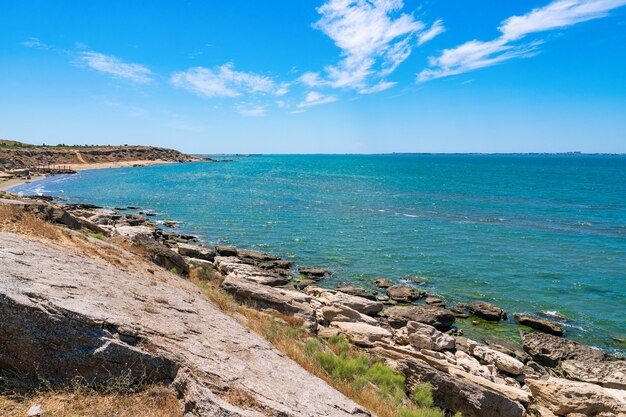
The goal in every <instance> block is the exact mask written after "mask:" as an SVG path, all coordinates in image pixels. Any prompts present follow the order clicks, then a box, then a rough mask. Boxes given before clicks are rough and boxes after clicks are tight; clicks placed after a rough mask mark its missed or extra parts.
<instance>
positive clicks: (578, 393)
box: [526, 377, 626, 416]
mask: <svg viewBox="0 0 626 417" xmlns="http://www.w3.org/2000/svg"><path fill="white" fill-rule="evenodd" d="M526 385H527V386H528V388H530V391H531V392H532V393H533V396H534V397H535V398H536V399H537V401H538V402H539V403H540V404H542V405H543V406H545V407H547V408H548V409H550V411H552V412H553V413H555V414H557V415H560V416H561V415H568V414H574V413H577V414H582V415H585V416H595V415H597V414H600V413H608V415H623V414H621V413H626V398H625V397H626V392H624V391H618V390H613V389H608V388H602V387H599V386H598V385H594V384H589V383H586V382H577V381H570V380H567V379H562V378H556V377H548V378H545V379H528V380H527V381H526Z"/></svg>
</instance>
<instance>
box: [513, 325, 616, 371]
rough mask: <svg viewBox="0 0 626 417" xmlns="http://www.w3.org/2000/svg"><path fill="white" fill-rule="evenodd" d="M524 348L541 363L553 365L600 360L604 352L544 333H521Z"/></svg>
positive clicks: (604, 357) (602, 359)
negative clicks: (572, 361) (565, 362)
mask: <svg viewBox="0 0 626 417" xmlns="http://www.w3.org/2000/svg"><path fill="white" fill-rule="evenodd" d="M522 342H523V344H524V350H525V351H526V352H527V353H528V354H529V355H530V356H532V358H533V360H535V361H536V362H538V363H539V364H541V365H545V366H550V367H555V366H557V365H558V364H559V363H560V362H561V361H564V360H567V359H577V360H579V361H582V362H588V363H589V362H601V361H604V360H605V359H606V354H605V353H604V352H602V351H601V350H599V349H593V348H590V347H588V346H584V345H581V344H580V343H576V342H574V341H572V340H567V339H563V338H560V337H556V336H552V335H550V334H544V333H525V334H523V335H522Z"/></svg>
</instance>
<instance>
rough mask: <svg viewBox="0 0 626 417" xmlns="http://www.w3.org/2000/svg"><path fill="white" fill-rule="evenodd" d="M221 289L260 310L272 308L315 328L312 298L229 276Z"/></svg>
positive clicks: (292, 291) (297, 292) (310, 327)
mask: <svg viewBox="0 0 626 417" xmlns="http://www.w3.org/2000/svg"><path fill="white" fill-rule="evenodd" d="M221 287H222V288H223V289H224V290H225V291H226V292H228V293H230V294H232V295H233V296H234V297H235V299H237V300H239V301H241V302H243V303H246V304H248V305H251V306H254V307H256V308H259V309H265V308H270V309H273V310H276V311H279V312H281V313H283V314H288V315H293V316H296V317H298V318H300V319H302V321H303V322H304V323H306V324H307V327H308V328H309V329H314V328H315V323H316V315H315V311H314V310H313V309H312V308H311V307H310V305H309V303H310V302H311V297H309V296H307V295H306V294H303V293H301V292H299V291H295V290H290V289H286V288H277V287H270V286H267V285H262V284H258V283H256V282H254V281H250V280H246V279H241V278H237V277H233V276H231V275H227V276H226V278H225V279H224V281H223V282H222V284H221Z"/></svg>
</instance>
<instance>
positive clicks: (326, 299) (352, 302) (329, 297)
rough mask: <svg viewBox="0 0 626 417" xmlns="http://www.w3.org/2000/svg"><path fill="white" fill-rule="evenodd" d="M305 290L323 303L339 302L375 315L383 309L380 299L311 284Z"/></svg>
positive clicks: (369, 314) (361, 311)
mask: <svg viewBox="0 0 626 417" xmlns="http://www.w3.org/2000/svg"><path fill="white" fill-rule="evenodd" d="M304 292H305V293H307V294H309V295H311V296H313V297H315V299H316V300H318V301H319V302H321V303H322V304H323V305H333V304H339V305H343V306H346V307H350V308H351V309H353V310H356V311H358V312H359V313H362V314H367V315H368V316H374V315H376V314H378V313H379V312H380V311H381V310H382V309H383V305H382V303H380V302H378V301H373V300H368V299H367V298H363V297H357V296H354V295H350V294H346V293H343V292H340V291H334V290H329V289H327V288H322V287H318V286H315V285H309V286H308V287H306V288H305V289H304Z"/></svg>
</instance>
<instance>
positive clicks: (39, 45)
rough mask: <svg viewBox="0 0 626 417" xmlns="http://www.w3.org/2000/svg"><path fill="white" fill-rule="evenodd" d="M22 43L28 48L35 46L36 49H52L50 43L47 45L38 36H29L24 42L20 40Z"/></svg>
mask: <svg viewBox="0 0 626 417" xmlns="http://www.w3.org/2000/svg"><path fill="white" fill-rule="evenodd" d="M20 45H22V46H25V47H27V48H35V49H50V45H46V44H45V43H43V42H41V41H40V40H39V39H38V38H28V39H27V40H25V41H24V42H20Z"/></svg>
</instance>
